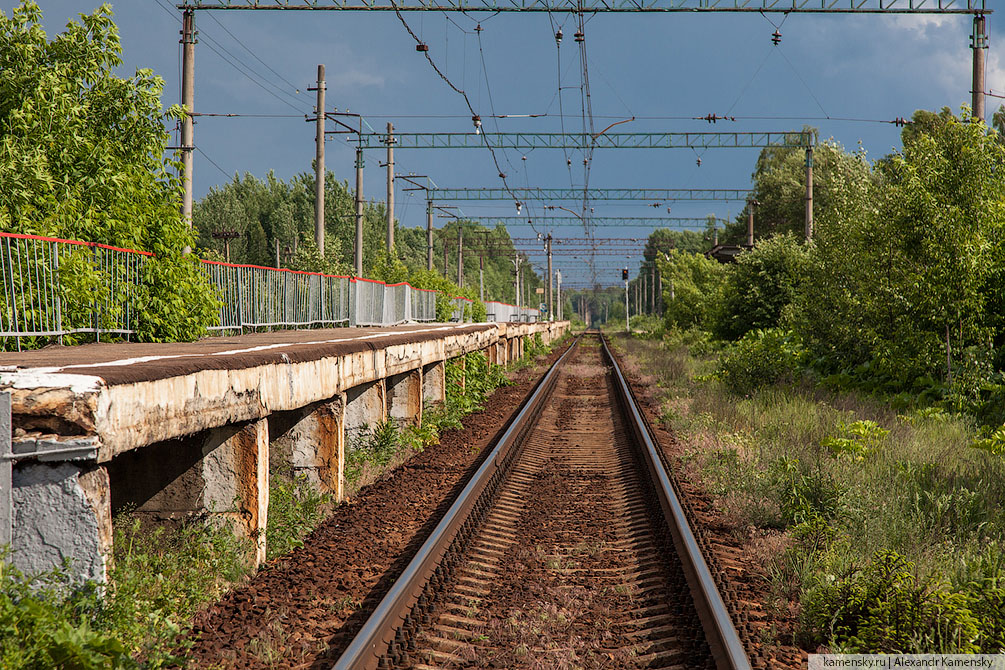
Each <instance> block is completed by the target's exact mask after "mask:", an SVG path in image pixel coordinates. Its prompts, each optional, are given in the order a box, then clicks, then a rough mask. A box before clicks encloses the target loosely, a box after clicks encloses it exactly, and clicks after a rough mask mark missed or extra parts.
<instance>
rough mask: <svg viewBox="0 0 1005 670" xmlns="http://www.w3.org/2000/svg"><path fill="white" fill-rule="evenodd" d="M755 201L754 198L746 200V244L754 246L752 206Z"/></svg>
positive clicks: (755, 204)
mask: <svg viewBox="0 0 1005 670" xmlns="http://www.w3.org/2000/svg"><path fill="white" fill-rule="evenodd" d="M755 206H757V203H756V202H755V201H754V200H748V201H747V246H748V247H752V246H754V207H755Z"/></svg>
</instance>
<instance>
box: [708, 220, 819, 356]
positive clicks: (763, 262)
mask: <svg viewBox="0 0 1005 670" xmlns="http://www.w3.org/2000/svg"><path fill="white" fill-rule="evenodd" d="M808 260H809V259H808V252H807V249H806V247H805V246H803V245H802V244H801V243H800V242H799V241H798V240H797V239H796V237H795V236H794V235H791V234H784V235H777V236H774V237H769V238H767V239H762V240H760V241H759V242H758V243H757V246H756V247H754V249H753V250H751V251H748V252H745V253H742V254H740V255H739V257H738V258H737V262H736V263H735V264H734V265H733V266H732V267H731V268H730V271H729V272H728V274H727V275H726V284H725V286H724V287H723V290H722V302H721V307H720V310H719V312H718V314H717V318H716V321H715V325H714V330H715V333H716V334H717V335H718V336H720V337H723V338H726V339H731V340H733V339H738V338H740V337H743V335H744V334H746V333H748V332H749V331H751V330H755V329H765V328H776V327H778V326H779V325H781V323H782V321H783V316H784V315H785V313H786V312H787V310H788V308H789V306H790V305H791V304H792V302H793V300H794V299H795V295H796V290H797V288H798V287H799V286H800V285H801V284H802V283H803V282H804V281H805V280H807V279H808V275H807V274H806V270H807V267H808Z"/></svg>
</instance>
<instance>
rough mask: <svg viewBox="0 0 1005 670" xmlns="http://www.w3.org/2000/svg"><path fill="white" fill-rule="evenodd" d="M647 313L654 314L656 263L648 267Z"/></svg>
mask: <svg viewBox="0 0 1005 670" xmlns="http://www.w3.org/2000/svg"><path fill="white" fill-rule="evenodd" d="M649 313H650V314H655V313H656V263H653V264H652V265H650V266H649Z"/></svg>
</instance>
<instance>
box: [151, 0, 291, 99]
mask: <svg viewBox="0 0 1005 670" xmlns="http://www.w3.org/2000/svg"><path fill="white" fill-rule="evenodd" d="M157 4H158V6H160V7H161V8H162V9H164V10H165V11H167V12H168V13H170V14H171V15H172V16H174V17H175V18H177V14H176V13H175V12H174V11H172V10H171V9H170V8H169V7H166V6H165V5H164V4H163V2H162V0H157ZM211 16H212V15H211ZM215 20H216V19H215V18H214V21H215ZM217 23H219V22H217ZM225 30H226V29H225ZM199 34H200V35H201V36H202V38H203V40H204V42H205V44H206V47H207V48H208V49H209V50H210V51H212V52H213V53H215V54H216V55H217V56H219V57H220V58H221V59H222V60H223V61H224V62H226V63H227V64H228V65H230V66H231V67H233V68H234V69H235V70H237V71H238V72H240V73H241V74H243V75H244V76H245V77H246V78H247V79H249V80H250V81H251V82H252V83H254V84H255V85H256V86H258V87H259V88H261V89H262V90H263V91H265V92H266V93H268V94H269V95H271V96H272V97H274V98H276V99H277V100H279V101H280V102H282V103H283V104H285V105H287V106H289V107H291V108H293V109H297V110H299V109H301V107H298V106H297V105H296V104H294V102H290V100H293V101H295V102H296V103H299V102H301V101H300V100H299V99H298V98H296V97H294V96H293V95H291V94H289V93H288V92H287V91H285V90H284V89H282V88H281V87H279V86H276V84H274V83H273V82H271V81H269V80H268V78H266V77H264V76H263V75H261V74H260V73H258V72H256V71H255V70H254V68H252V67H251V66H249V65H248V64H246V63H245V62H244V61H243V60H242V59H241V58H240V57H239V56H237V55H236V54H234V53H232V52H231V51H230V50H229V49H227V48H226V47H225V46H224V45H223V44H221V43H220V42H218V41H217V40H216V39H214V38H213V37H212V36H211V35H209V34H207V33H206V31H205V30H200V32H199ZM224 54H226V55H224ZM228 56H229V57H228ZM263 82H264V83H263ZM269 86H271V87H272V88H271V89H270V88H268V87H269ZM273 89H275V90H273ZM276 91H278V93H277V92H276ZM280 94H282V95H286V96H289V99H284V98H281V97H280Z"/></svg>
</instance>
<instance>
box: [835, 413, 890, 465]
mask: <svg viewBox="0 0 1005 670" xmlns="http://www.w3.org/2000/svg"><path fill="white" fill-rule="evenodd" d="M838 430H839V431H840V432H841V433H842V435H841V436H840V437H831V436H829V435H828V436H827V437H825V438H824V439H823V440H821V441H820V446H822V447H823V448H824V449H827V450H828V451H829V452H830V453H831V455H832V456H835V457H837V456H849V457H851V459H852V460H862V459H863V458H864V457H865V456H867V455H869V454H870V453H871V452H873V451H875V450H876V449H877V448H878V447H879V446H880V445H882V443H883V441H884V440H885V439H886V437H887V435H889V434H890V431H889V430H887V429H885V428H883V427H881V426H880V425H879V424H878V423H876V422H875V421H871V420H869V419H864V420H859V421H853V422H851V423H845V422H844V421H840V422H838Z"/></svg>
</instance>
